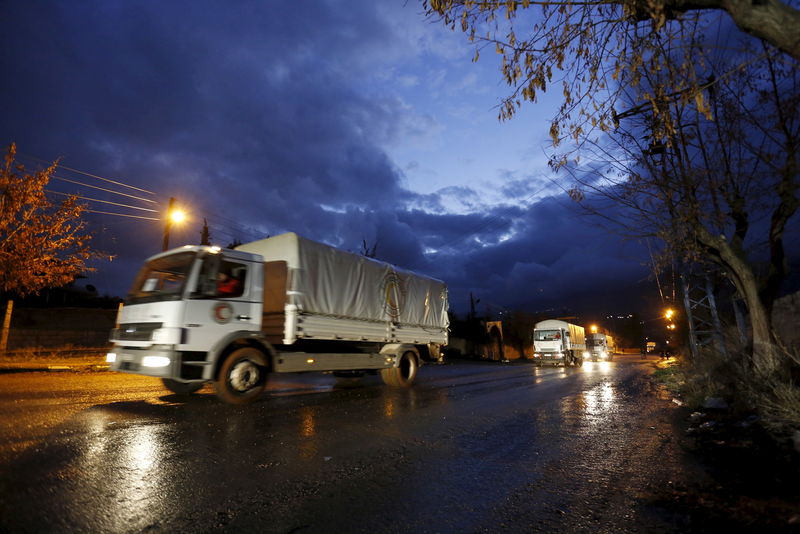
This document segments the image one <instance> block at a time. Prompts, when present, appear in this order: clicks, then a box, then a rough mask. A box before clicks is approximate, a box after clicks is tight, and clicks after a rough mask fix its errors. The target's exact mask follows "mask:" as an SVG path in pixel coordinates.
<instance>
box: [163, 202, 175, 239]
mask: <svg viewBox="0 0 800 534" xmlns="http://www.w3.org/2000/svg"><path fill="white" fill-rule="evenodd" d="M174 205H175V197H169V206H168V207H167V215H166V217H165V219H166V222H165V223H164V246H163V248H162V249H161V250H167V249H168V248H169V229H170V227H171V226H172V207H173V206H174Z"/></svg>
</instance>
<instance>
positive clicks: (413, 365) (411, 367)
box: [381, 351, 419, 388]
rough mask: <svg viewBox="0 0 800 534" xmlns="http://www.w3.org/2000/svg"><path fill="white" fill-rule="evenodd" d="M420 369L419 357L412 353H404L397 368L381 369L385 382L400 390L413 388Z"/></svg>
mask: <svg viewBox="0 0 800 534" xmlns="http://www.w3.org/2000/svg"><path fill="white" fill-rule="evenodd" d="M418 368H419V364H418V363H417V356H416V355H415V354H414V353H413V352H411V351H409V352H404V353H403V355H402V356H400V361H399V362H398V365H397V367H392V368H391V369H381V378H382V379H383V382H384V383H385V384H386V385H389V386H394V387H398V388H407V387H411V385H412V384H413V383H414V379H416V378H417V369H418Z"/></svg>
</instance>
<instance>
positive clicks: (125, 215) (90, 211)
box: [84, 210, 161, 221]
mask: <svg viewBox="0 0 800 534" xmlns="http://www.w3.org/2000/svg"><path fill="white" fill-rule="evenodd" d="M84 211H85V212H86V213H100V214H102V215H117V216H119V217H130V218H131V219H144V220H146V221H160V220H161V219H159V218H158V217H144V216H142V215H128V214H127V213H113V212H110V211H97V210H84Z"/></svg>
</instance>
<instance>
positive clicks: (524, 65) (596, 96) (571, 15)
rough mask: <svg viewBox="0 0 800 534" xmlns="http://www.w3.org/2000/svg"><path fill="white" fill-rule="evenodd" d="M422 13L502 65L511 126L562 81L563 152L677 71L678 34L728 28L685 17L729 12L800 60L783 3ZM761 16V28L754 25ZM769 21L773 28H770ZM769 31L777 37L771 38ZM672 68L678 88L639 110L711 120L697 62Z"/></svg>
mask: <svg viewBox="0 0 800 534" xmlns="http://www.w3.org/2000/svg"><path fill="white" fill-rule="evenodd" d="M739 4H741V5H739ZM423 5H424V7H425V10H426V13H427V15H428V16H429V17H438V18H440V20H441V21H442V22H443V23H444V24H446V25H447V26H449V27H450V28H451V29H456V28H459V29H461V30H462V31H463V32H465V33H466V34H467V35H468V36H469V39H470V41H472V42H475V43H476V52H475V60H476V61H477V59H478V57H479V56H480V53H481V51H483V50H485V49H486V48H490V49H491V48H493V49H494V51H495V52H497V53H498V54H499V55H500V56H501V61H502V63H501V70H502V74H503V79H504V80H505V82H506V83H507V84H508V85H509V86H511V87H512V88H513V90H512V94H511V95H510V96H508V97H507V98H505V99H503V101H502V103H501V105H500V112H499V116H500V118H502V119H508V118H511V117H512V116H513V115H514V113H515V112H516V110H517V109H518V108H519V106H520V105H521V104H522V103H523V102H525V101H529V102H535V101H536V99H537V96H538V94H539V92H544V91H545V90H546V89H547V88H548V87H549V86H551V85H552V84H554V83H559V82H560V85H561V88H560V89H561V91H562V92H563V95H564V101H563V103H562V105H561V107H560V108H559V110H558V113H557V114H556V116H555V117H554V120H553V122H552V125H551V129H550V135H551V137H552V138H553V141H554V143H555V144H558V143H559V142H561V141H562V140H563V139H564V138H565V137H567V136H569V137H572V138H574V139H575V140H576V141H580V140H582V139H583V138H586V137H587V136H589V135H590V134H591V132H592V131H594V130H596V129H599V130H600V131H603V132H608V131H610V130H611V128H613V127H614V125H615V124H616V123H617V121H618V119H619V117H618V116H617V113H616V111H615V110H614V105H615V103H616V99H617V96H618V94H619V88H621V87H625V86H631V87H636V86H638V85H639V83H640V81H641V79H642V77H643V76H645V75H646V74H650V75H652V74H654V73H656V72H659V71H660V70H661V69H663V68H665V66H666V65H667V64H671V63H672V60H671V55H670V54H671V50H672V48H673V46H674V47H680V46H681V42H680V40H679V39H678V38H676V35H678V36H679V35H680V34H681V32H682V27H683V26H684V24H686V22H687V20H688V21H689V23H690V24H692V23H693V22H692V21H694V23H695V24H702V25H703V26H704V27H705V28H706V31H710V30H714V29H716V28H717V27H718V26H719V24H720V20H719V17H713V16H708V15H707V13H708V12H707V11H692V12H691V13H685V12H686V11H689V10H697V9H703V10H705V9H717V10H721V9H726V10H727V11H728V13H729V14H730V15H731V16H732V17H733V19H734V21H735V22H736V23H737V24H739V27H740V28H742V29H743V30H744V31H746V32H748V33H752V34H755V35H757V36H760V37H762V38H766V39H768V40H770V42H772V43H773V44H775V45H776V46H778V47H779V48H780V49H781V50H783V51H784V52H786V54H787V55H789V56H792V57H794V58H795V59H800V41H799V40H798V39H797V35H800V11H798V10H797V9H795V8H793V7H790V6H788V5H785V4H783V3H781V2H779V1H777V0H771V1H769V2H763V3H759V4H751V3H743V2H722V1H721V0H706V1H703V2H696V1H695V2H688V1H686V0H662V1H659V2H651V1H640V0H618V1H614V0H611V1H606V0H594V1H588V2H566V1H549V0H544V1H538V2H533V1H529V0H522V1H501V0H485V1H476V0H424V2H423ZM536 7H538V8H539V9H538V12H537V11H535V9H534V8H536ZM755 15H757V16H759V17H761V19H760V20H758V21H755V20H752V19H751V17H752V16H755ZM745 18H747V19H748V21H745V20H744V19H745ZM700 21H703V22H700ZM767 21H768V22H770V23H771V24H769V25H767V24H765V22H767ZM770 31H772V32H774V33H775V34H776V35H774V36H772V38H771V37H770V36H769V35H763V34H764V33H767V32H770ZM671 68H672V69H673V70H677V71H679V72H676V76H674V78H673V79H674V80H678V83H677V84H674V85H671V86H662V87H653V88H652V89H653V90H652V91H651V92H644V93H643V94H642V95H641V96H642V97H643V102H641V104H640V109H645V108H647V109H648V110H649V111H650V112H651V113H652V114H653V115H654V116H656V115H658V114H659V113H662V111H663V105H664V104H665V103H666V102H668V101H674V100H679V101H681V102H689V101H696V102H697V105H698V107H699V108H700V109H701V110H706V111H707V109H708V106H707V104H706V103H705V102H704V101H703V99H702V94H701V92H700V91H699V89H700V88H702V87H703V86H704V85H705V84H706V80H704V79H698V78H696V77H695V75H694V65H693V62H692V61H688V62H684V63H678V64H672V65H671ZM662 126H663V128H664V131H663V132H657V133H659V134H664V135H669V134H670V133H672V132H673V131H674V129H673V128H672V124H671V123H670V121H668V120H667V121H662Z"/></svg>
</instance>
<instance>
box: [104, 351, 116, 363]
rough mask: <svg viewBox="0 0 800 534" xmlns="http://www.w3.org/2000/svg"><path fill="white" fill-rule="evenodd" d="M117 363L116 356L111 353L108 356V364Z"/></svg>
mask: <svg viewBox="0 0 800 534" xmlns="http://www.w3.org/2000/svg"><path fill="white" fill-rule="evenodd" d="M115 361H117V355H116V354H114V353H113V352H109V353H108V354H106V363H114V362H115Z"/></svg>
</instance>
